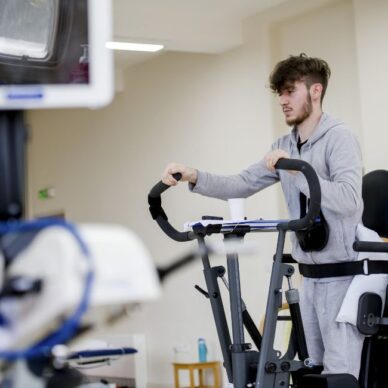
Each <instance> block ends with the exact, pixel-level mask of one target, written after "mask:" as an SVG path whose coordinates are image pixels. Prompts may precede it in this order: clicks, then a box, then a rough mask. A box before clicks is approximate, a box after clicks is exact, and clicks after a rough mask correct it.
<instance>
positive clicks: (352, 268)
mask: <svg viewBox="0 0 388 388" xmlns="http://www.w3.org/2000/svg"><path fill="white" fill-rule="evenodd" d="M299 272H300V274H301V275H303V276H304V277H306V278H314V279H318V278H332V277H337V276H353V275H376V274H388V261H386V260H369V259H364V260H360V261H346V262H343V263H330V264H299Z"/></svg>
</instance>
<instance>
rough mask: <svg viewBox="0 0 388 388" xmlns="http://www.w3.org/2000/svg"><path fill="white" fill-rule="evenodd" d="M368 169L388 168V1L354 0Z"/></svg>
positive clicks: (365, 159) (363, 130)
mask: <svg viewBox="0 0 388 388" xmlns="http://www.w3.org/2000/svg"><path fill="white" fill-rule="evenodd" d="M353 3H354V14H355V35H356V40H357V64H358V74H359V80H358V83H359V88H360V101H361V107H360V108H361V109H360V111H361V128H362V133H363V149H364V165H365V171H366V172H368V171H372V170H376V169H381V168H383V169H388V156H387V145H388V130H387V128H388V123H387V102H386V90H387V86H388V71H387V69H388V47H387V36H388V2H387V1H385V0H372V1H363V0H353Z"/></svg>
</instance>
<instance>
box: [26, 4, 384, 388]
mask: <svg viewBox="0 0 388 388" xmlns="http://www.w3.org/2000/svg"><path fill="white" fill-rule="evenodd" d="M299 3H301V2H299ZM372 3H374V4H375V5H376V10H374V8H373V5H372ZM309 4H311V3H309ZM367 4H368V5H367ZM369 4H370V5H369ZM283 9H284V8H283ZM386 11H387V5H386V4H385V2H384V1H383V0H373V1H368V2H365V1H363V0H359V1H358V0H355V1H354V6H353V3H352V2H351V1H339V2H335V3H329V4H328V5H326V6H325V7H321V8H319V9H316V10H311V9H310V10H309V11H308V12H304V13H303V14H299V15H293V16H292V17H290V16H289V17H288V18H287V19H284V17H282V20H281V21H279V20H278V19H279V18H278V19H276V17H275V18H274V17H273V15H274V12H275V11H272V13H271V18H270V17H269V15H259V16H257V17H254V18H250V19H249V20H247V21H246V22H245V24H244V26H243V27H244V39H245V43H244V45H243V46H242V47H240V48H238V49H235V50H233V51H230V52H227V53H225V54H222V55H189V54H174V53H167V54H164V55H161V56H159V57H157V58H156V59H155V60H152V61H148V62H145V63H143V64H139V65H137V66H135V67H133V68H130V69H129V70H128V72H127V74H126V77H125V86H126V87H125V90H124V91H123V92H122V93H118V94H117V95H116V98H115V100H114V102H113V104H112V105H111V106H109V107H107V108H105V109H103V110H99V111H87V110H71V111H58V110H55V111H50V112H31V113H30V114H29V122H30V124H31V127H32V129H33V130H32V134H33V136H32V141H31V144H30V150H29V162H30V163H29V168H30V174H29V182H30V184H29V203H30V213H31V215H39V214H44V213H49V212H53V211H54V212H55V211H61V210H64V211H65V213H66V215H67V216H68V218H69V219H72V220H74V221H78V222H117V223H121V224H124V225H127V226H128V227H130V228H131V229H133V230H134V231H136V232H137V233H138V234H139V235H140V237H141V238H142V239H143V240H144V242H145V243H146V245H147V246H148V248H149V249H150V251H151V253H152V255H153V257H154V258H155V262H156V263H157V264H158V265H164V264H166V263H167V262H169V261H170V260H172V259H173V258H175V257H178V256H179V255H180V254H182V253H183V252H186V251H187V250H189V249H192V248H194V246H195V245H194V244H190V243H188V244H178V243H175V242H172V241H169V240H168V238H167V237H165V236H163V235H162V232H161V231H159V230H158V228H157V226H156V224H154V222H153V221H152V219H151V217H150V216H149V214H148V209H147V204H146V196H147V193H148V191H149V189H150V188H151V187H152V185H153V184H154V183H156V182H157V181H158V180H159V179H160V174H161V171H162V169H163V168H164V166H165V164H166V163H168V162H169V161H172V160H175V161H180V162H183V163H187V164H189V165H192V166H195V167H198V168H202V169H208V170H211V171H214V172H218V173H234V172H238V171H239V170H240V169H241V168H243V167H245V166H246V165H248V164H250V163H252V162H255V161H257V160H258V159H259V158H261V157H262V156H263V154H264V153H265V152H267V150H268V147H269V145H270V144H271V142H272V141H273V140H274V139H275V136H278V135H280V134H283V133H286V132H287V131H288V129H287V127H286V126H285V125H284V123H283V121H282V119H281V117H280V116H279V113H278V109H277V106H276V103H275V101H274V96H272V95H271V92H270V90H269V88H267V87H266V86H267V85H268V75H269V73H270V71H271V69H272V66H273V65H274V64H275V62H276V61H277V60H278V59H281V58H283V57H285V56H288V55H289V54H297V53H299V52H302V51H303V52H306V53H308V54H310V55H317V56H320V57H322V58H325V59H327V60H328V62H329V64H330V65H331V68H332V71H333V76H332V79H331V82H330V86H329V89H328V94H327V96H326V99H325V109H326V110H327V111H328V112H330V113H333V114H334V115H336V116H339V117H341V118H343V119H344V120H345V121H346V122H347V123H349V125H350V126H351V127H352V128H354V130H355V132H356V133H357V134H358V135H359V137H360V139H363V145H364V159H365V161H366V166H367V169H368V168H371V167H374V166H376V167H380V168H384V167H385V168H387V167H386V166H387V160H386V156H385V155H386V153H384V150H385V148H386V146H385V145H386V144H387V140H388V136H387V135H386V134H385V133H384V132H382V131H381V128H383V126H384V125H385V120H384V117H383V114H384V109H383V107H382V104H383V97H384V95H383V93H384V91H385V88H384V86H385V85H386V84H387V82H386V81H387V79H386V77H387V76H386V74H385V69H386V68H387V66H386V65H387V62H388V54H387V53H386V51H384V50H385V46H383V44H384V38H385V37H386V36H387V28H388V27H387V25H388V23H386V17H385V18H383V16H382V15H383V14H384V15H387V13H386ZM279 12H280V9H279ZM384 12H385V13H384ZM372 25H373V26H372ZM372 27H373V28H372ZM355 31H356V34H355ZM380 34H381V36H380ZM365 36H367V38H365ZM367 42H375V44H373V45H368V43H367ZM375 58H378V61H377V62H378V63H379V64H378V65H376V61H375ZM380 63H381V65H380ZM384 65H385V66H384ZM380 66H381V68H380ZM374 69H376V70H374ZM370 80H372V81H371V82H370ZM380 81H384V82H385V83H383V84H380ZM371 116H372V117H371ZM366 135H367V138H366ZM375 149H377V150H379V151H380V152H379V153H378V154H377V156H376V155H374V152H373V150H375ZM48 185H52V186H54V187H55V188H56V191H57V196H56V198H54V199H52V200H48V201H46V202H41V201H39V200H38V199H37V196H36V193H37V190H38V189H39V188H42V187H46V186H48ZM279 198H280V196H279V189H278V188H275V187H274V188H270V189H268V190H266V191H265V192H263V193H260V194H258V195H256V196H255V197H253V198H251V199H249V200H248V210H247V214H248V216H252V217H254V216H261V217H277V216H278V215H279V214H282V212H283V210H282V205H281V200H280V199H279ZM164 203H165V208H166V210H167V212H168V214H169V216H170V220H171V222H172V223H174V224H175V225H176V226H177V227H180V226H181V225H182V223H183V222H184V221H186V220H189V219H196V218H198V217H199V216H201V215H203V214H211V215H224V216H227V209H226V205H225V204H224V203H221V202H220V201H216V200H213V199H206V198H203V197H200V196H196V195H191V194H189V193H188V192H187V190H186V187H184V186H183V185H181V186H180V187H178V188H174V189H171V190H170V191H169V192H167V193H166V195H165V201H164ZM274 238H275V236H273V235H269V234H264V235H263V236H257V235H256V236H251V237H250V239H251V240H254V241H259V242H260V248H259V249H260V250H259V254H258V256H257V257H251V256H247V257H244V258H242V260H241V267H242V268H241V275H242V278H243V282H244V284H243V293H244V299H245V301H246V302H247V305H248V306H250V307H251V312H252V315H253V317H254V319H255V320H256V321H258V320H259V318H260V317H261V315H262V312H263V311H264V305H265V291H264V290H265V286H266V285H267V283H268V270H269V267H270V263H271V256H272V254H273V250H274V247H275V245H274V243H275V240H274ZM221 262H222V258H215V263H221ZM194 283H198V284H200V285H204V282H203V280H202V271H201V264H200V262H197V263H194V264H193V265H191V266H190V267H188V268H186V269H184V270H182V271H181V272H180V273H178V274H176V276H174V277H172V278H171V279H168V280H167V281H166V284H165V285H164V293H163V296H162V298H161V299H160V300H159V301H157V302H154V303H150V304H148V305H146V306H143V307H142V308H141V309H140V311H137V312H136V313H135V314H133V315H132V316H131V317H130V319H128V320H126V321H125V322H122V323H121V324H117V325H115V326H114V327H113V329H112V330H113V331H115V332H117V333H120V332H130V333H135V332H136V333H138V332H141V333H144V334H146V335H147V344H148V350H149V354H148V361H149V365H148V371H149V381H150V382H152V383H153V386H157V385H160V386H171V384H172V368H171V365H170V363H171V362H172V361H174V354H173V346H174V345H182V344H183V345H186V344H187V345H189V347H190V352H189V353H187V354H180V355H178V357H179V358H180V359H192V360H195V359H196V357H197V356H196V339H197V338H198V337H205V338H206V339H207V341H208V344H209V345H210V348H211V350H212V353H213V356H215V357H217V358H219V357H220V356H219V351H218V350H217V349H218V348H217V346H216V338H215V330H214V327H213V322H212V320H211V316H210V307H209V306H208V305H207V301H206V300H205V299H204V298H203V297H201V296H200V295H199V294H198V293H197V292H196V291H195V290H194V289H193V284H194ZM263 287H264V288H263Z"/></svg>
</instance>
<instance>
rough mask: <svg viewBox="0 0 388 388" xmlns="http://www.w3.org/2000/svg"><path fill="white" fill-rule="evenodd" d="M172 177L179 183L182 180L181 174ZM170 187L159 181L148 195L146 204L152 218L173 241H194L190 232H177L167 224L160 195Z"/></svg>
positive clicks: (193, 236)
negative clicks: (148, 206)
mask: <svg viewBox="0 0 388 388" xmlns="http://www.w3.org/2000/svg"><path fill="white" fill-rule="evenodd" d="M173 177H174V178H175V179H176V180H177V181H179V180H181V178H182V174H181V173H179V172H178V173H176V174H173ZM170 187H171V186H169V185H166V184H165V183H163V182H162V181H159V182H158V183H157V184H156V185H155V186H154V187H153V188H152V189H151V191H150V192H149V194H148V204H149V205H150V212H151V215H152V217H153V218H154V219H155V221H156V222H157V223H158V225H159V226H160V228H161V229H162V230H163V232H164V233H166V234H167V236H169V237H170V238H172V239H173V240H175V241H179V242H184V241H190V240H194V238H195V235H194V234H193V233H192V232H179V231H178V230H176V229H175V228H174V227H173V226H172V225H171V224H170V223H169V222H168V218H167V215H166V214H165V212H164V210H163V208H162V199H161V195H162V194H163V193H164V192H165V191H166V190H167V189H169V188H170Z"/></svg>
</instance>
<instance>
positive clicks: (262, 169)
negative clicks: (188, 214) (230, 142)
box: [162, 160, 279, 200]
mask: <svg viewBox="0 0 388 388" xmlns="http://www.w3.org/2000/svg"><path fill="white" fill-rule="evenodd" d="M177 172H180V173H181V174H182V179H181V180H182V181H187V182H189V188H190V190H191V191H193V192H195V193H199V194H202V195H205V196H207V197H214V198H218V199H223V200H227V199H229V198H246V197H249V196H250V195H252V194H255V193H257V192H258V191H260V190H262V189H264V188H265V187H268V186H270V185H272V184H274V183H276V182H277V181H278V180H279V176H278V174H277V172H271V171H270V170H269V169H268V168H267V167H266V163H265V161H264V160H262V161H260V162H258V163H255V164H253V165H251V166H249V167H248V168H247V169H245V170H243V171H242V172H241V173H239V174H236V175H216V174H211V173H208V172H204V171H198V170H196V169H194V168H191V167H186V166H184V165H182V164H178V163H172V164H170V165H168V166H167V167H166V169H165V171H164V173H163V176H162V180H163V182H164V183H166V184H168V185H175V184H176V183H177V182H176V180H175V179H174V178H173V177H172V174H174V173H177Z"/></svg>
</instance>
